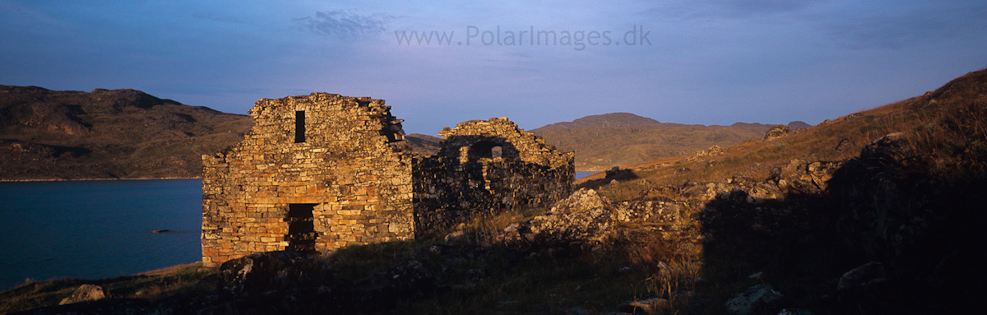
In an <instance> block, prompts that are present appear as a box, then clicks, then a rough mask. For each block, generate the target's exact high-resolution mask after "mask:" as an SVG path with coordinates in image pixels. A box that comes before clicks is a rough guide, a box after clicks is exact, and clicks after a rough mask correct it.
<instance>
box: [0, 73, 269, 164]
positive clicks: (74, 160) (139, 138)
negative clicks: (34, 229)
mask: <svg viewBox="0 0 987 315" xmlns="http://www.w3.org/2000/svg"><path fill="white" fill-rule="evenodd" d="M251 124H252V121H251V119H250V117H249V116H245V115H235V114H227V113H222V112H219V111H215V110H212V109H209V108H206V107H200V106H188V105H183V104H181V103H178V102H175V101H172V100H164V99H159V98H157V97H154V96H151V95H148V94H146V93H144V92H141V91H136V90H104V89H96V90H93V91H92V92H89V93H86V92H80V91H52V90H48V89H44V88H39V87H18V86H0V179H2V180H24V179H84V178H162V177H196V176H199V173H200V172H201V165H202V164H201V158H200V155H202V154H210V153H212V152H217V151H219V150H221V149H223V148H224V147H226V146H229V145H231V144H233V143H236V142H237V141H239V140H241V139H242V137H243V134H244V133H245V132H246V131H247V130H248V129H249V128H250V125H251Z"/></svg>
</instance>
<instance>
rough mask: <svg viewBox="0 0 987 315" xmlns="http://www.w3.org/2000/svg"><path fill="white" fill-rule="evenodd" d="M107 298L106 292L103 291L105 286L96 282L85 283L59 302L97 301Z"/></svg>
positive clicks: (63, 303) (62, 303) (60, 303)
mask: <svg viewBox="0 0 987 315" xmlns="http://www.w3.org/2000/svg"><path fill="white" fill-rule="evenodd" d="M105 298H106V293H104V292H103V287H101V286H98V285H95V284H83V285H81V286H79V288H78V289H75V292H72V295H70V296H69V297H67V298H64V299H62V301H61V302H58V305H65V304H72V303H79V302H86V301H97V300H102V299H105Z"/></svg>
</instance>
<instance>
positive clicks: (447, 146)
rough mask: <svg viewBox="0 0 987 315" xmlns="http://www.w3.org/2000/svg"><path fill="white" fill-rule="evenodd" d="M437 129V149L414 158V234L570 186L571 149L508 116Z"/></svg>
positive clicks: (535, 201)
mask: <svg viewBox="0 0 987 315" xmlns="http://www.w3.org/2000/svg"><path fill="white" fill-rule="evenodd" d="M439 135H441V136H443V137H444V140H443V141H442V149H441V150H440V151H439V153H438V154H436V155H434V156H431V157H428V158H420V159H416V160H415V162H414V167H413V172H414V180H415V183H414V191H415V196H414V200H415V201H414V202H415V216H416V218H415V220H416V222H415V223H416V232H417V233H418V234H419V235H422V234H426V233H428V232H430V231H433V230H434V229H437V228H442V227H446V226H449V225H451V224H454V223H457V222H462V221H465V220H468V219H470V218H472V217H474V216H475V215H489V214H496V213H499V212H502V211H506V210H520V209H526V208H532V207H547V206H548V205H550V204H551V203H553V202H555V201H557V200H560V199H562V198H565V197H566V196H568V194H569V193H570V192H571V190H572V182H573V180H574V178H575V177H574V176H575V167H574V164H573V153H572V152H562V151H559V150H556V149H555V148H554V147H553V146H551V145H546V144H545V141H544V140H542V139H541V138H539V137H537V136H535V135H534V134H532V133H530V132H526V131H524V130H521V129H520V128H518V127H517V125H515V124H514V123H513V122H510V121H509V120H507V118H491V119H490V120H488V121H481V120H472V121H467V122H463V123H460V124H459V125H457V126H456V128H453V129H448V128H446V129H445V130H443V131H442V132H441V133H440V134H439Z"/></svg>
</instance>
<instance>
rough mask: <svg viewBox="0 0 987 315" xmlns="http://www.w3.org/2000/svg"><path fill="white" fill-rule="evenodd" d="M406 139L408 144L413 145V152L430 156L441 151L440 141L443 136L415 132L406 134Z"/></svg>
mask: <svg viewBox="0 0 987 315" xmlns="http://www.w3.org/2000/svg"><path fill="white" fill-rule="evenodd" d="M404 140H405V141H407V142H408V146H409V147H411V152H413V153H415V154H418V155H424V156H429V155H433V154H436V153H439V149H440V147H439V142H441V141H442V138H439V137H433V136H429V135H423V134H420V133H413V134H409V135H406V136H404Z"/></svg>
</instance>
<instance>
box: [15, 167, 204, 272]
mask: <svg viewBox="0 0 987 315" xmlns="http://www.w3.org/2000/svg"><path fill="white" fill-rule="evenodd" d="M201 224H202V181H201V180H198V179H180V180H125V181H74V182H23V183H0V240H2V241H0V290H6V289H9V288H12V287H14V286H16V285H19V284H21V283H24V281H25V279H28V278H30V279H33V280H47V279H52V278H83V279H101V278H108V277H115V276H122V275H129V274H134V273H139V272H143V271H149V270H154V269H158V268H163V267H168V266H173V265H178V264H186V263H192V262H196V261H199V260H200V258H201V253H200V251H201V250H200V243H199V234H200V232H201ZM154 230H170V232H167V233H152V231H154Z"/></svg>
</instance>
